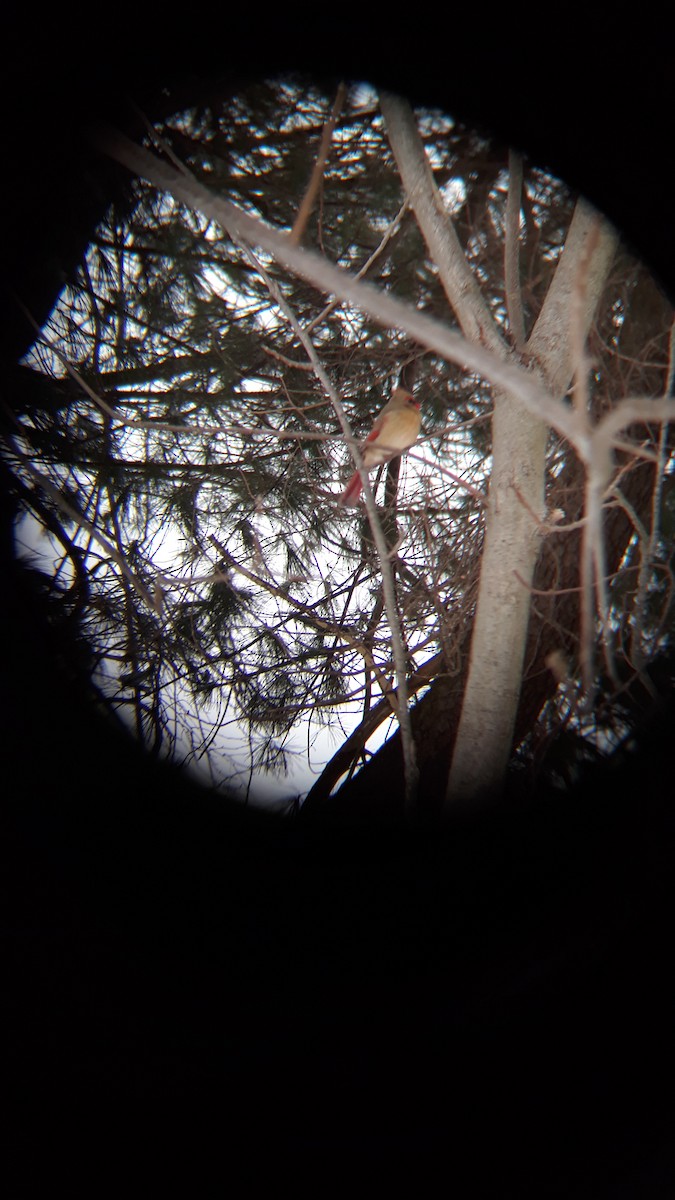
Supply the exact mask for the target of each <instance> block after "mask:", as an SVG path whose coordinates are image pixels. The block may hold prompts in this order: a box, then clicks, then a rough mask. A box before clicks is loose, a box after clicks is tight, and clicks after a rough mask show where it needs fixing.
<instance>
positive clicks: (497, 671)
mask: <svg viewBox="0 0 675 1200" xmlns="http://www.w3.org/2000/svg"><path fill="white" fill-rule="evenodd" d="M616 245H617V235H616V233H615V232H614V230H613V229H612V228H611V227H610V226H609V225H607V224H606V223H605V222H603V221H602V220H601V218H600V217H599V216H598V215H597V214H596V213H595V212H594V211H593V210H592V209H591V208H590V207H589V206H588V205H587V204H586V203H585V202H583V201H579V202H578V204H577V206H576V209H575V213H574V217H573V219H572V223H571V225H570V229H569V233H568V236H567V241H566V244H565V249H564V251H563V253H562V255H561V258H560V262H559V264H558V267H557V270H556V273H555V275H554V277H553V281H552V283H551V287H550V288H549V292H548V295H547V297H546V300H545V302H544V305H543V308H542V311H541V313H540V315H539V318H538V320H537V322H536V324H535V327H534V330H533V332H532V335H531V337H530V339H529V341H528V343H527V346H526V348H525V353H526V355H528V356H529V357H530V358H531V359H532V361H533V363H534V364H535V365H536V368H537V369H538V370H539V372H540V373H541V375H542V376H543V377H544V379H545V381H546V383H547V384H548V386H549V388H550V390H551V392H552V394H553V395H554V396H560V395H561V394H564V392H565V391H566V390H567V388H568V386H569V384H570V381H571V377H572V373H573V370H574V367H575V361H574V342H573V339H574V336H575V333H576V336H577V338H578V341H579V345H584V344H585V341H586V337H587V336H588V331H589V328H590V325H591V321H592V320H593V316H594V314H595V311H596V308H597V305H598V302H599V299H600V295H601V293H602V290H603V288H604V285H605V282H606V280H607V275H608V273H609V269H610V266H611V263H612V259H613V257H614V253H615V250H616ZM573 314H574V316H575V317H576V321H577V323H578V324H577V327H576V330H575V328H574V324H573ZM547 434H548V429H547V426H546V424H545V422H544V421H543V420H542V421H538V420H537V419H536V418H534V417H533V416H532V415H531V414H530V413H528V412H527V411H526V410H525V409H524V408H523V407H522V406H521V405H520V404H519V403H518V402H517V400H516V399H514V398H513V397H512V396H506V395H505V394H497V395H496V396H495V406H494V417H493V423H492V446H493V468H492V477H491V480H490V495H489V503H488V511H487V524H486V532H485V549H484V552H483V563H482V566H481V578H480V587H479V592H478V603H477V609H476V617H475V621H474V627H473V636H472V641H471V657H470V663H469V675H468V679H467V686H466V691H465V694H464V700H463V704H462V715H461V718H460V722H459V729H458V732H457V740H456V743H455V751H454V755H453V760H452V767H451V770H450V777H449V781H448V790H447V796H446V804H447V805H458V804H462V803H464V802H471V803H474V802H476V800H477V799H478V798H479V797H481V796H485V797H489V798H490V799H492V798H493V797H494V796H495V795H496V794H498V793H499V791H500V789H501V787H502V784H503V780H504V776H505V772H506V765H507V763H508V759H509V755H510V753H511V746H512V743H513V733H514V728H515V723H516V713H517V708H518V698H519V695H520V689H521V681H522V673H523V662H524V656H525V644H526V638H527V628H528V621H529V614H530V600H531V588H532V583H533V578H534V570H535V566H536V562H537V557H538V554H539V548H540V542H541V539H540V536H539V527H538V522H540V521H542V520H543V518H544V486H545V468H546V440H547Z"/></svg>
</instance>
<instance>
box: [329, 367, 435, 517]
mask: <svg viewBox="0 0 675 1200" xmlns="http://www.w3.org/2000/svg"><path fill="white" fill-rule="evenodd" d="M421 420H422V418H421V417H420V405H419V401H418V400H416V399H415V397H414V396H413V395H412V394H411V393H410V392H407V391H406V390H405V388H402V387H396V388H394V390H393V392H392V395H391V400H390V401H389V403H388V404H385V406H384V408H383V409H381V410H380V412H379V413H378V414H377V416H376V418H375V421H374V422H373V428H372V429H371V431H370V433H369V434H368V437H367V438H366V441H365V444H364V446H363V450H362V451H361V453H362V455H363V465H364V467H365V468H366V471H371V470H372V468H373V467H379V466H381V465H382V463H387V462H389V461H390V460H391V459H392V458H398V456H399V454H403V452H404V451H405V450H409V449H410V447H411V446H412V445H414V443H415V442H416V441H417V438H418V435H419V431H420V425H421ZM361 487H362V484H361V476H360V475H359V473H358V471H355V472H354V474H353V475H352V477H351V479H350V480H349V483H348V484H347V486H346V488H345V490H344V492H343V493H342V495H341V496H340V501H339V502H340V504H342V505H343V506H344V507H345V508H355V507H356V505H357V504H358V502H359V498H360V495H361Z"/></svg>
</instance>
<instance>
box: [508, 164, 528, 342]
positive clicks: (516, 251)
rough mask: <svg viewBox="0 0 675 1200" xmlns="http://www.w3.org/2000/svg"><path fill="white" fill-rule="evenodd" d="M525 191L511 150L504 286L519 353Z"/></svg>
mask: <svg viewBox="0 0 675 1200" xmlns="http://www.w3.org/2000/svg"><path fill="white" fill-rule="evenodd" d="M522 191H523V160H522V158H521V156H520V154H517V153H516V152H515V150H509V190H508V195H507V198H506V222H505V229H504V284H505V290H506V312H507V316H508V319H509V329H510V330H511V337H512V338H513V344H514V345H515V347H516V350H519V351H520V350H522V349H523V347H524V345H525V321H524V318H523V297H522V293H521V290H520V200H521V196H522Z"/></svg>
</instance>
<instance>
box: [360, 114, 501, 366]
mask: <svg viewBox="0 0 675 1200" xmlns="http://www.w3.org/2000/svg"><path fill="white" fill-rule="evenodd" d="M380 108H381V110H382V115H383V117H384V120H385V124H386V127H387V136H388V138H389V143H390V145H391V148H392V151H393V153H394V158H395V159H396V165H397V167H398V170H399V174H400V176H401V182H402V183H403V187H404V189H405V192H406V195H407V197H408V202H409V204H410V207H411V208H412V210H413V212H414V213H415V216H416V218H417V223H418V225H419V227H420V229H421V231H422V235H423V237H424V240H425V242H426V244H427V247H428V250H429V254H430V256H431V259H432V261H433V262H434V263H435V264H436V266H437V268H438V274H439V276H440V280H441V283H442V284H443V289H444V291H445V294H446V296H447V298H448V300H449V302H450V305H451V306H452V309H453V311H454V313H455V316H456V317H457V320H458V322H459V326H460V329H461V330H462V333H463V334H464V336H465V337H466V338H468V340H469V341H472V342H478V343H480V344H482V345H484V346H488V347H489V348H490V349H491V350H492V351H493V352H494V353H495V354H498V355H499V356H500V357H504V356H505V354H506V346H505V344H504V341H503V339H502V337H501V335H500V333H499V331H498V329H497V326H496V324H495V322H494V320H493V318H492V315H491V313H490V310H489V308H488V306H487V304H486V303H485V301H484V299H483V297H482V295H481V291H480V288H479V286H478V283H477V282H476V279H475V276H474V275H473V272H472V271H471V269H470V267H469V264H468V263H467V261H466V255H465V254H464V251H463V250H462V247H461V245H460V242H459V238H458V237H457V234H456V232H455V227H454V225H453V224H452V221H451V220H450V217H449V215H448V212H447V210H446V208H445V204H444V203H443V198H442V196H441V194H440V192H439V190H438V188H437V186H436V181H435V180H434V176H433V172H432V169H431V164H430V162H429V159H428V158H427V155H426V151H425V149H424V145H423V143H422V139H421V137H420V135H419V131H418V128H417V123H416V121H415V116H414V113H413V111H412V108H411V107H410V105H409V103H408V101H407V100H404V99H402V98H401V97H400V96H392V95H391V94H390V93H389V92H382V93H381V94H380Z"/></svg>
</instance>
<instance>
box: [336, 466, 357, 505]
mask: <svg viewBox="0 0 675 1200" xmlns="http://www.w3.org/2000/svg"><path fill="white" fill-rule="evenodd" d="M360 495H361V476H360V475H359V473H358V471H355V472H354V474H353V475H352V477H351V479H350V480H349V483H348V484H347V486H346V488H345V490H344V492H343V493H342V495H341V496H340V504H342V505H343V506H344V507H345V508H356V505H357V504H358V502H359V496H360Z"/></svg>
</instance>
